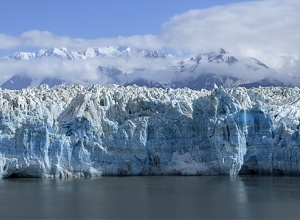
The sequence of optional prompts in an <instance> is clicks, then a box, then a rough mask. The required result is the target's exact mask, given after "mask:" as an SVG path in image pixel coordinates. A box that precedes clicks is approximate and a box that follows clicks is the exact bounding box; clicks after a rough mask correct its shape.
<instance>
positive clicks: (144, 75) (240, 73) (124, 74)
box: [0, 47, 299, 89]
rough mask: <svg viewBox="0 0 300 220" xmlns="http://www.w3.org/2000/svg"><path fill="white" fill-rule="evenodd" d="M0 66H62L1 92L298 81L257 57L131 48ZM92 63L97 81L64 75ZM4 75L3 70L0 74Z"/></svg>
mask: <svg viewBox="0 0 300 220" xmlns="http://www.w3.org/2000/svg"><path fill="white" fill-rule="evenodd" d="M0 62H2V63H3V62H6V63H11V62H13V63H14V64H18V63H22V64H23V65H24V64H28V65H29V64H30V63H31V62H35V63H34V64H35V65H36V64H37V63H42V62H48V63H50V65H52V64H53V65H54V64H60V65H61V69H59V73H58V74H55V75H54V76H53V74H49V75H45V74H43V73H41V75H40V76H39V75H33V74H31V73H30V71H28V70H27V72H26V73H22V72H19V73H17V74H14V75H12V76H11V78H9V79H8V80H6V81H5V82H3V83H2V85H1V88H2V89H22V88H26V87H28V86H39V85H42V84H47V85H48V86H49V87H53V86H57V85H60V84H66V85H71V84H75V83H80V84H84V85H87V84H100V85H105V86H112V85H113V84H118V85H123V86H128V85H133V84H136V85H139V86H148V87H161V88H167V87H171V88H182V87H188V88H191V89H202V88H206V89H209V88H212V87H213V85H214V84H216V85H219V86H223V87H238V86H243V87H247V88H250V87H258V86H298V84H297V83H298V82H299V80H295V79H293V78H291V77H288V76H284V75H283V74H280V73H278V72H276V71H275V70H273V69H271V68H269V67H268V66H267V65H265V64H264V63H262V62H260V61H259V60H257V59H255V58H249V57H241V56H236V55H233V54H231V53H229V52H227V51H225V50H224V49H219V50H218V51H212V52H207V53H201V54H197V55H195V56H193V57H188V58H182V57H175V56H172V55H170V54H168V53H166V52H164V51H161V50H144V49H133V48H129V47H102V48H87V49H85V50H78V51H76V50H69V49H67V48H65V47H62V48H50V49H47V50H40V51H38V52H16V53H14V54H12V55H11V56H6V57H3V58H2V59H1V60H0ZM79 62H81V63H83V64H85V65H86V66H88V65H90V67H89V70H90V71H91V72H93V78H91V77H90V73H89V72H87V73H85V74H86V77H84V75H83V73H82V75H83V76H81V77H80V79H78V77H76V76H75V75H74V77H73V78H72V77H70V74H69V73H68V74H64V72H65V69H64V68H66V65H67V64H68V65H70V66H72V65H73V66H74V64H76V63H79ZM0 71H5V70H0Z"/></svg>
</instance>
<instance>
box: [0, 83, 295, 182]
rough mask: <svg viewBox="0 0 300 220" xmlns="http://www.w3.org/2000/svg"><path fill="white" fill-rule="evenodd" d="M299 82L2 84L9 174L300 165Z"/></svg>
mask: <svg viewBox="0 0 300 220" xmlns="http://www.w3.org/2000/svg"><path fill="white" fill-rule="evenodd" d="M299 95H300V90H299V89H298V88H279V87H277V88H275V87H270V88H255V89H245V88H235V89H226V90H225V89H223V88H217V87H216V88H215V89H214V90H212V91H208V90H201V91H195V90H190V89H187V88H185V89H176V90H173V89H157V88H146V87H138V86H131V87H118V86H115V87H112V88H107V87H100V86H96V85H94V86H91V87H83V86H79V85H74V86H69V87H67V86H59V87H57V88H54V89H49V88H48V87H47V86H40V87H39V88H33V87H29V88H27V89H23V90H21V91H12V90H1V91H0V109H1V111H0V176H1V177H3V178H5V177H10V176H19V177H72V176H101V175H170V174H181V175H236V174H238V173H243V174H249V173H259V174H300V165H299V160H300V150H299V149H300V148H299V146H300V138H299V118H300V111H299V109H300V108H299V107H300V101H299Z"/></svg>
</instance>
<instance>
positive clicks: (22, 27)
mask: <svg viewBox="0 0 300 220" xmlns="http://www.w3.org/2000/svg"><path fill="white" fill-rule="evenodd" d="M245 1H246V0H1V1H0V20H1V21H5V22H1V24H0V25H1V26H0V33H3V34H8V35H20V34H22V33H23V32H25V31H29V30H42V31H50V32H51V33H53V34H55V35H60V36H69V37H74V38H89V39H92V38H100V37H118V36H131V35H144V34H159V33H160V31H161V25H162V24H163V23H164V22H166V21H167V20H169V19H170V18H171V17H172V16H174V15H176V14H181V13H184V12H186V11H188V10H191V9H203V8H209V7H213V6H218V5H228V4H232V3H237V2H245Z"/></svg>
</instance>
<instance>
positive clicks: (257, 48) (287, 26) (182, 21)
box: [162, 0, 300, 69]
mask: <svg viewBox="0 0 300 220" xmlns="http://www.w3.org/2000/svg"><path fill="white" fill-rule="evenodd" d="M299 11H300V1H299V0H285V1H282V0H265V1H253V2H245V3H239V4H232V5H229V6H220V7H213V8H209V9H204V10H192V11H189V12H186V13H184V14H180V15H176V16H174V17H173V18H171V19H170V20H169V21H167V22H166V23H165V24H163V27H162V38H163V39H164V42H165V44H167V45H169V46H170V47H172V48H175V49H177V50H183V51H189V52H192V53H199V52H205V51H209V50H211V49H216V48H221V47H222V48H225V49H227V50H229V51H230V52H232V53H234V54H238V55H243V56H251V57H256V58H257V59H259V60H261V61H263V62H264V63H266V64H268V65H269V66H271V67H274V68H277V69H280V67H281V66H280V65H278V64H279V63H278V59H279V58H281V57H284V56H287V55H288V56H292V57H295V56H298V55H299V50H300V22H299V21H300V13H299Z"/></svg>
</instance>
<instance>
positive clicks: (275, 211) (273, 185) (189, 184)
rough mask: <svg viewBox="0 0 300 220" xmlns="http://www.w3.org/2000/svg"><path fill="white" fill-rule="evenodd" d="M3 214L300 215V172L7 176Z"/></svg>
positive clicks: (0, 195) (0, 201) (1, 186)
mask: <svg viewBox="0 0 300 220" xmlns="http://www.w3.org/2000/svg"><path fill="white" fill-rule="evenodd" d="M7 218H14V219H15V218H28V219H34V218H36V219H46V218H51V219H57V218H59V219H67V218H68V219H76V218H82V219H91V218H96V219H108V218H113V219H120V218H126V219H143V218H145V219H154V218H159V219H187V218H189V219H190V218H194V219H195V218H196V219H200V218H206V219H207V218H214V219H216V218H217V219H225V218H227V219H232V218H237V219H241V218H247V219H254V218H255V219H257V218H268V219H270V218H281V219H287V218H298V219H300V177H257V176H256V177H252V176H246V177H182V176H175V177H174V176H173V177H172V176H167V177H153V176H152V177H104V178H95V179H94V178H91V179H71V180H53V179H6V180H0V219H7Z"/></svg>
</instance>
